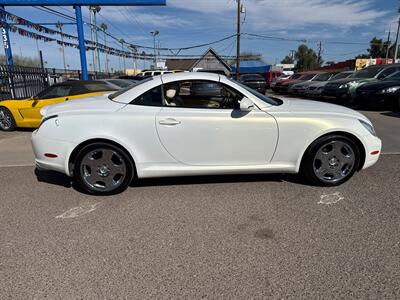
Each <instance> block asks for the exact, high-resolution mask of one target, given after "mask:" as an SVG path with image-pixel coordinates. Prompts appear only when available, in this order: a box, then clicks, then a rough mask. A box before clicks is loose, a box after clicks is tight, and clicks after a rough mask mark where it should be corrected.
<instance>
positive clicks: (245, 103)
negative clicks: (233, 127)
mask: <svg viewBox="0 0 400 300" xmlns="http://www.w3.org/2000/svg"><path fill="white" fill-rule="evenodd" d="M253 109H254V103H253V101H251V100H250V99H249V98H246V97H244V98H243V99H242V101H240V110H241V111H252V110H253Z"/></svg>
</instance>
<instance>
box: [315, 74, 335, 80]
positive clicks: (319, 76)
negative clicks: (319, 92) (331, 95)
mask: <svg viewBox="0 0 400 300" xmlns="http://www.w3.org/2000/svg"><path fill="white" fill-rule="evenodd" d="M331 76H332V74H331V73H323V74H318V75H317V76H315V78H314V79H313V81H328V80H329V78H331Z"/></svg>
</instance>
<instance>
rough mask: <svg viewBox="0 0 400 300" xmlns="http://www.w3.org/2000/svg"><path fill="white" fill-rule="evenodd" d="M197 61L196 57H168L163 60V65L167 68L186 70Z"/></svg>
mask: <svg viewBox="0 0 400 300" xmlns="http://www.w3.org/2000/svg"><path fill="white" fill-rule="evenodd" d="M196 62H197V59H191V58H189V59H179V58H177V59H175V58H171V59H170V58H168V59H167V60H166V62H165V66H166V67H167V68H168V70H184V71H188V70H190V69H191V68H192V66H193V65H194V64H195V63H196Z"/></svg>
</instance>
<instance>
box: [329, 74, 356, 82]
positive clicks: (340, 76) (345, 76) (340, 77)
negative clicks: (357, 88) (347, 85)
mask: <svg viewBox="0 0 400 300" xmlns="http://www.w3.org/2000/svg"><path fill="white" fill-rule="evenodd" d="M351 74H353V73H352V72H342V73H339V74H336V75H335V76H333V77H332V78H331V79H330V80H336V79H343V78H347V77H349V76H350V75H351Z"/></svg>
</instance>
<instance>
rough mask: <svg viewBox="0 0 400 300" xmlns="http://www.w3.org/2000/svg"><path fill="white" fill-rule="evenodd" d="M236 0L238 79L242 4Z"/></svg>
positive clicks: (237, 75)
mask: <svg viewBox="0 0 400 300" xmlns="http://www.w3.org/2000/svg"><path fill="white" fill-rule="evenodd" d="M236 1H237V31H236V80H239V74H240V22H241V20H240V14H241V12H242V4H241V3H240V0H236Z"/></svg>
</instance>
